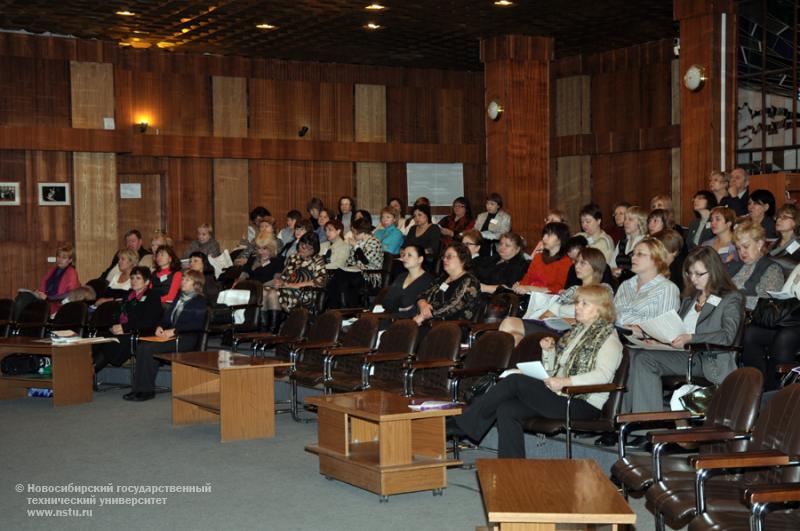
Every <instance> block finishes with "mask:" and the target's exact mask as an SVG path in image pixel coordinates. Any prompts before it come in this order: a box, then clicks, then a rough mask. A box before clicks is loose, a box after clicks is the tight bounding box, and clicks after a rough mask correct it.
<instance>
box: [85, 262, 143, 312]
mask: <svg viewBox="0 0 800 531" xmlns="http://www.w3.org/2000/svg"><path fill="white" fill-rule="evenodd" d="M117 260H118V261H117V267H115V268H113V269H112V270H111V272H110V273H109V274H108V277H107V279H108V288H106V290H105V291H104V292H103V294H102V297H101V298H99V299H97V301H96V302H95V304H96V305H97V306H100V305H101V304H102V303H104V302H106V301H110V300H114V299H122V298H123V297H125V296H127V295H128V290H130V289H131V271H133V268H134V267H136V266H137V265H138V264H139V254H138V253H137V252H136V251H132V250H130V249H127V248H126V249H120V251H119V252H118V253H117ZM98 295H100V294H99V293H98Z"/></svg>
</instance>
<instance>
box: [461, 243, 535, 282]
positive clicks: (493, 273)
mask: <svg viewBox="0 0 800 531" xmlns="http://www.w3.org/2000/svg"><path fill="white" fill-rule="evenodd" d="M528 265H529V264H528V261H527V260H525V255H523V254H522V252H521V251H520V252H519V253H517V254H516V256H514V258H512V259H511V260H509V261H508V262H501V261H500V255H494V256H491V257H486V258H485V259H483V258H482V259H480V260H478V261H477V263H476V264H474V266H473V268H472V273H473V274H474V275H475V276H476V277H478V280H480V281H481V283H483V284H488V285H490V286H497V285H505V286H508V287H511V286H513V285H514V283H515V282H518V281H519V280H521V279H522V277H524V276H525V272H526V271H528Z"/></svg>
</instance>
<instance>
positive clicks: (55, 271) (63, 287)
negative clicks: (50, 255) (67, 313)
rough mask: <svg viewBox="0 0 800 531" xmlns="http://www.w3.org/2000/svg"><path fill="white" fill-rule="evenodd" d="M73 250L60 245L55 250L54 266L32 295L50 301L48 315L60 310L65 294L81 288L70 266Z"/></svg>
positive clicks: (73, 267) (76, 275) (68, 245)
mask: <svg viewBox="0 0 800 531" xmlns="http://www.w3.org/2000/svg"><path fill="white" fill-rule="evenodd" d="M74 256H75V249H74V248H73V247H72V245H70V244H66V245H62V246H60V247H58V248H57V249H56V265H54V266H53V267H51V268H50V269H48V270H47V273H45V275H44V277H42V281H41V282H40V283H39V289H37V290H36V291H34V292H33V293H34V294H35V295H36V296H37V297H39V298H40V299H42V300H45V299H46V300H48V301H50V314H51V315H53V314H55V313H56V312H57V311H58V309H59V308H61V301H62V300H63V299H64V297H66V296H67V294H68V293H69V292H70V291H72V290H74V289H78V288H79V287H80V286H81V282H80V280H78V272H77V271H76V270H75V266H73V265H72V262H73V259H74Z"/></svg>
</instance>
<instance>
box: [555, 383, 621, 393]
mask: <svg viewBox="0 0 800 531" xmlns="http://www.w3.org/2000/svg"><path fill="white" fill-rule="evenodd" d="M561 390H562V391H563V392H564V393H566V394H568V395H580V394H583V393H612V392H614V391H624V390H625V387H623V386H620V385H617V384H614V383H608V384H595V385H568V386H565V387H564V388H562V389H561Z"/></svg>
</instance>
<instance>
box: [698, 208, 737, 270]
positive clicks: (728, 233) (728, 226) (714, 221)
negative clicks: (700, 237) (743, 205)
mask: <svg viewBox="0 0 800 531" xmlns="http://www.w3.org/2000/svg"><path fill="white" fill-rule="evenodd" d="M735 223H736V212H734V211H733V210H731V209H730V208H728V207H722V206H718V207H716V208H712V209H711V233H712V234H713V235H714V237H713V238H711V239H710V240H706V241H704V242H703V245H707V246H709V247H712V248H713V249H714V250H715V251H717V253H718V254H719V257H720V258H722V261H723V262H724V263H726V264H728V263H730V262H733V261H734V260H736V245H734V243H733V225H734V224H735Z"/></svg>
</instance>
